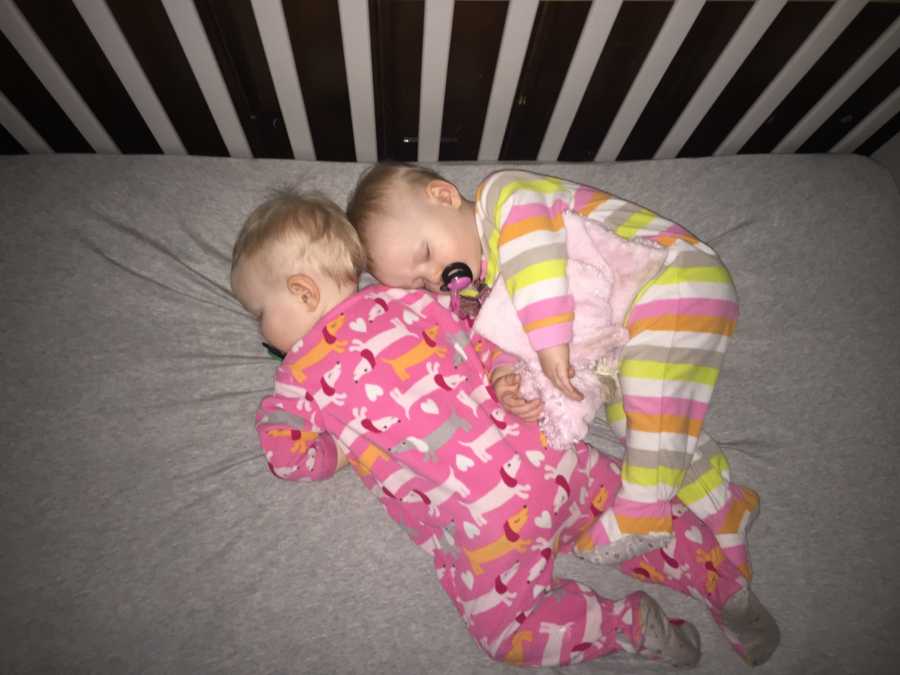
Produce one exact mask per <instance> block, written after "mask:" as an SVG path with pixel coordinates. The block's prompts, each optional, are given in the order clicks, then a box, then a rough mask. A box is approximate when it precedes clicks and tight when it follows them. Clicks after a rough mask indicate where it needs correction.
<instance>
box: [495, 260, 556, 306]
mask: <svg viewBox="0 0 900 675" xmlns="http://www.w3.org/2000/svg"><path fill="white" fill-rule="evenodd" d="M565 277H566V261H565V260H544V261H542V262H539V263H535V264H534V265H529V266H528V267H526V268H524V269H522V270H520V271H519V272H516V273H515V274H514V275H512V277H511V278H509V279H507V280H506V288H507V289H508V290H509V295H510V297H514V296H515V294H516V292H517V291H518V290H520V289H522V288H525V287H526V286H530V285H531V284H534V283H537V282H538V281H545V280H546V279H565Z"/></svg>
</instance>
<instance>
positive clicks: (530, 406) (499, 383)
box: [491, 366, 544, 422]
mask: <svg viewBox="0 0 900 675" xmlns="http://www.w3.org/2000/svg"><path fill="white" fill-rule="evenodd" d="M520 382H521V378H520V377H519V374H518V373H516V372H514V371H513V369H512V368H511V367H510V366H500V367H499V368H495V369H494V372H492V373H491V384H492V385H493V387H494V392H495V393H496V394H497V400H499V401H500V405H502V406H503V407H504V408H505V409H506V410H507V411H508V412H511V413H512V414H513V415H517V416H519V417H521V418H522V419H523V420H525V421H526V422H536V421H537V420H538V418H540V416H541V412H542V411H543V409H544V404H543V402H542V401H541V400H540V399H534V400H533V401H526V400H525V399H524V398H522V396H521V395H520V394H519V383H520Z"/></svg>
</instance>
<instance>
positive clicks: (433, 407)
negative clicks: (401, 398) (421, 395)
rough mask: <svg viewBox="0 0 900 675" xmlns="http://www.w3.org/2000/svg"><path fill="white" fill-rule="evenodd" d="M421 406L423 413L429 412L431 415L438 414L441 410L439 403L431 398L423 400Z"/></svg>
mask: <svg viewBox="0 0 900 675" xmlns="http://www.w3.org/2000/svg"><path fill="white" fill-rule="evenodd" d="M419 407H420V408H421V409H422V412H423V413H428V414H429V415H437V414H438V412H439V411H438V406H437V403H435V402H434V401H433V400H432V399H430V398H428V399H425V400H424V401H422V404H421V405H420V406H419Z"/></svg>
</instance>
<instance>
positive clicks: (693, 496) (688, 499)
mask: <svg viewBox="0 0 900 675" xmlns="http://www.w3.org/2000/svg"><path fill="white" fill-rule="evenodd" d="M709 463H710V464H711V465H712V466H711V467H710V468H709V469H707V470H706V471H704V472H703V473H702V474H700V475H699V476H698V477H697V478H696V479H695V480H692V481H691V482H690V483H688V484H687V485H684V486H682V488H681V489H680V490H679V491H678V498H679V499H680V500H681V501H683V502H684V503H685V504H693V503H694V502H696V501H697V500H698V499H703V498H704V497H706V496H707V495H709V494H712V492H713V491H714V490H715V489H716V488H717V487H719V486H720V485H723V484H724V483H725V482H726V480H725V476H726V475H727V473H728V471H729V467H728V459H726V457H725V455H723V454H722V453H721V452H717V453H716V454H715V455H713V456H712V457H710V458H709Z"/></svg>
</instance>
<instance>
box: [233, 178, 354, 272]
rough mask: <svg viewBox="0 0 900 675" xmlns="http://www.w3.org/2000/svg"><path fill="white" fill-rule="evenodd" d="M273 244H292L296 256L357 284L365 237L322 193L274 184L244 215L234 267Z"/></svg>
mask: <svg viewBox="0 0 900 675" xmlns="http://www.w3.org/2000/svg"><path fill="white" fill-rule="evenodd" d="M274 244H281V245H284V246H289V247H293V248H294V250H296V251H297V258H298V259H301V260H303V261H305V262H306V263H308V264H310V265H312V266H314V267H315V268H316V269H317V270H318V271H319V272H321V273H322V274H325V275H326V276H328V277H329V278H331V279H332V280H333V281H335V282H336V283H338V284H345V283H350V284H354V285H355V284H356V283H357V281H358V279H359V275H360V274H362V272H363V269H364V268H365V252H364V251H363V247H362V243H361V242H360V240H359V236H358V235H357V234H356V231H355V230H354V229H353V226H352V225H351V224H350V222H349V221H348V220H347V216H346V215H344V212H343V211H341V209H340V207H339V206H338V205H337V204H335V203H334V202H333V201H332V200H330V199H329V198H328V197H326V196H325V195H322V194H319V193H315V192H308V193H299V192H297V191H296V190H295V189H293V188H290V187H282V188H278V189H276V190H274V191H273V192H272V193H271V194H270V195H269V197H268V198H267V199H266V200H265V201H264V202H263V203H262V204H260V205H259V206H257V207H256V208H255V209H253V211H252V212H251V213H250V215H249V216H247V219H246V220H245V221H244V224H243V226H242V227H241V231H240V232H239V233H238V236H237V240H235V242H234V249H233V250H232V253H231V269H232V271H233V270H234V269H235V267H237V265H238V262H240V261H241V260H242V259H244V258H250V257H252V256H254V255H256V254H258V253H260V252H262V251H265V250H269V248H270V247H271V246H272V245H274ZM312 249H315V250H314V251H313V250H312Z"/></svg>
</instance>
